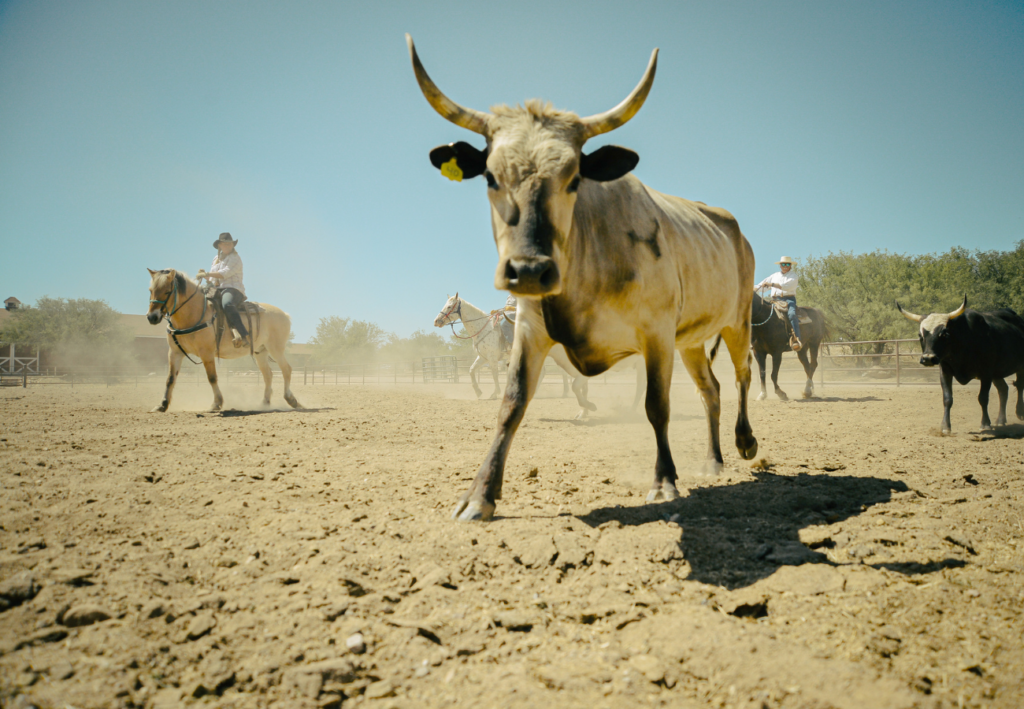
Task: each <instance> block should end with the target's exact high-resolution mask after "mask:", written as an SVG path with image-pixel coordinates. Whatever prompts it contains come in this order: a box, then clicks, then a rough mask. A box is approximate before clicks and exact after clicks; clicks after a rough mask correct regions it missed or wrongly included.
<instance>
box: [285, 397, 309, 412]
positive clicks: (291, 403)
mask: <svg viewBox="0 0 1024 709" xmlns="http://www.w3.org/2000/svg"><path fill="white" fill-rule="evenodd" d="M284 400H285V401H286V402H288V406H290V407H292V408H293V409H302V408H305V407H304V406H303V405H302V404H300V403H299V400H298V399H296V398H295V396H294V395H293V394H285V395H284Z"/></svg>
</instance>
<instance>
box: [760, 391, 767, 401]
mask: <svg viewBox="0 0 1024 709" xmlns="http://www.w3.org/2000/svg"><path fill="white" fill-rule="evenodd" d="M767 398H768V395H767V394H766V393H764V392H763V391H762V392H761V393H760V394H758V395H757V400H758V401H764V400H765V399H767Z"/></svg>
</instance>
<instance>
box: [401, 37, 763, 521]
mask: <svg viewBox="0 0 1024 709" xmlns="http://www.w3.org/2000/svg"><path fill="white" fill-rule="evenodd" d="M406 40H407V42H408V45H409V54H410V57H411V59H412V66H413V70H414V71H415V73H416V80H417V81H418V82H419V86H420V90H421V91H422V92H423V95H424V96H425V97H426V98H427V101H428V102H430V105H431V106H433V107H434V109H435V110H436V111H437V112H438V113H439V114H441V115H442V116H444V117H445V118H446V119H448V120H449V121H451V122H452V123H454V124H455V125H458V126H461V127H463V128H466V129H468V130H470V131H473V132H474V133H478V134H480V135H482V136H483V137H484V139H485V140H486V147H485V148H484V149H483V150H479V149H477V148H475V147H473V146H472V145H469V144H468V143H464V142H457V143H452V144H449V145H445V146H441V147H439V148H435V149H434V150H433V151H431V154H430V159H431V162H432V163H433V164H434V165H435V166H436V167H437V168H439V169H440V170H441V171H442V173H443V174H445V175H447V176H449V177H451V178H452V179H458V180H461V179H463V178H472V177H477V176H479V175H483V176H484V178H485V179H486V182H487V196H488V199H489V200H490V203H491V226H492V228H493V231H494V241H495V244H496V245H497V247H498V268H497V271H496V272H495V275H494V285H495V287H496V288H499V289H502V290H509V291H511V292H512V293H514V294H515V295H516V296H518V297H519V313H518V317H517V324H516V332H515V340H514V343H513V347H512V358H511V362H510V364H509V374H508V386H507V387H506V390H505V398H504V401H503V403H502V407H501V410H500V413H499V416H498V432H497V435H496V436H495V439H494V442H493V443H492V445H491V448H490V451H489V452H488V454H487V457H486V458H485V459H484V461H483V464H482V465H481V466H480V470H479V471H478V473H477V475H476V479H475V480H474V481H473V484H472V485H471V486H470V489H469V490H468V492H466V494H465V495H463V496H462V498H461V500H460V501H459V504H458V506H457V507H456V509H455V514H454V516H455V517H457V518H459V519H463V520H469V519H485V520H486V519H490V518H491V516H492V515H493V514H494V509H495V501H496V500H498V499H500V497H501V483H502V475H503V473H504V468H505V460H506V457H507V456H508V451H509V446H510V445H511V443H512V438H513V436H514V435H515V432H516V429H517V428H518V426H519V423H520V421H522V419H523V415H524V413H525V411H526V406H527V404H528V403H529V401H530V399H531V398H532V397H533V394H534V391H535V390H536V387H537V382H538V380H539V377H540V373H541V368H542V366H543V364H544V357H545V355H546V354H547V352H548V350H549V349H550V348H551V347H552V345H553V344H554V343H555V342H558V343H561V344H562V345H564V346H565V349H566V352H567V353H568V355H569V358H570V359H571V360H572V363H573V365H574V366H576V368H577V369H579V370H580V371H581V372H582V373H583V374H586V375H588V376H592V375H595V374H600V373H601V372H603V371H605V370H606V369H608V368H609V367H610V366H612V365H613V364H615V362H617V361H619V360H621V359H623V358H624V357H627V356H629V355H631V354H634V353H639V354H642V355H643V357H644V360H645V362H646V368H647V376H648V388H647V400H646V409H647V417H648V419H649V420H650V422H651V425H652V426H653V427H654V433H655V439H656V441H657V461H656V463H655V468H654V484H653V486H652V488H651V492H650V494H649V495H648V500H651V501H654V500H658V499H666V500H672V499H675V498H677V497H678V496H679V492H678V491H677V489H676V485H675V482H676V478H677V476H676V468H675V464H674V463H673V461H672V454H671V452H670V451H669V445H668V421H669V385H670V383H671V378H672V365H673V349H678V350H679V353H680V354H681V355H682V360H683V362H684V364H685V365H686V368H687V370H688V371H689V373H690V376H691V377H693V380H694V382H695V383H696V384H697V387H698V389H699V390H700V393H701V398H702V399H703V401H704V406H705V409H706V411H707V417H708V451H707V462H706V465H705V468H704V469H705V470H707V471H709V472H712V473H715V472H718V470H720V469H721V467H722V451H721V446H720V444H719V435H718V419H719V411H720V400H719V384H718V381H717V380H716V379H715V377H714V375H713V374H712V372H711V369H710V366H709V362H708V358H707V356H706V355H705V352H704V343H705V342H706V341H707V340H709V339H711V338H713V337H715V336H717V335H719V334H721V336H722V337H723V339H724V340H725V342H726V345H727V346H728V348H729V352H730V355H731V358H732V362H733V366H734V367H735V369H736V380H737V383H736V387H737V391H738V393H739V415H738V416H737V420H736V447H737V448H738V449H739V452H740V455H741V456H742V457H743V458H746V459H750V458H752V457H753V456H754V454H755V453H756V452H757V440H756V439H755V438H754V435H753V432H752V430H751V427H750V422H749V420H748V419H747V390H748V388H749V386H750V367H749V359H748V349H749V346H750V301H751V297H752V293H753V282H754V257H753V254H752V252H751V249H750V245H749V244H748V243H747V240H746V239H745V238H744V236H743V234H742V233H741V232H740V229H739V226H738V225H737V223H736V220H735V218H733V216H732V215H731V214H729V213H728V212H727V211H725V210H723V209H718V208H715V207H708V206H707V205H704V204H702V203H700V202H690V201H688V200H685V199H681V198H679V197H671V196H669V195H664V194H661V193H659V192H656V191H654V190H652V189H650V188H648V187H646V186H645V185H644V184H643V183H641V182H640V181H639V180H638V179H637V178H635V177H633V176H632V175H630V174H629V173H630V171H631V170H632V169H633V168H634V167H635V166H636V164H637V162H638V161H639V156H638V155H637V154H636V153H635V152H633V151H632V150H628V149H626V148H620V147H617V146H605V147H603V148H599V149H598V150H595V151H594V152H592V153H589V154H587V153H584V152H583V151H582V148H583V145H584V144H585V143H586V142H587V140H589V139H590V138H593V137H594V136H597V135H600V134H602V133H607V132H608V131H611V130H614V129H615V128H618V127H619V126H621V125H623V124H624V123H626V121H628V120H629V119H630V118H632V117H633V116H634V115H636V113H637V111H639V110H640V107H641V106H642V105H643V103H644V100H645V99H646V98H647V94H648V92H650V90H651V85H652V84H653V82H654V73H655V69H656V67H657V59H658V50H657V49H655V50H654V52H653V53H652V54H651V60H650V63H649V64H648V66H647V71H646V72H645V73H644V76H643V79H641V81H640V83H639V84H638V85H637V87H636V88H635V89H633V92H632V93H630V94H629V96H627V97H626V99H625V100H624V101H622V103H620V104H619V105H618V106H616V107H615V108H613V109H611V110H610V111H606V112H604V113H600V114H597V115H594V116H590V117H588V118H580V117H579V116H577V115H576V114H574V113H571V112H568V111H559V110H555V109H554V108H552V107H551V106H550V105H549V104H543V103H541V102H539V101H535V100H534V101H528V102H527V103H526V105H525V106H524V107H515V108H510V107H508V106H498V107H494V108H492V109H491V111H490V112H488V113H484V112H481V111H476V110H473V109H470V108H465V107H463V106H460V105H459V104H457V103H455V102H454V101H452V100H451V99H449V98H448V97H447V96H445V95H444V94H443V93H442V92H441V90H440V89H438V88H437V86H436V85H435V84H434V82H433V81H431V79H430V77H429V76H428V75H427V72H426V70H425V69H424V68H423V65H422V64H421V63H420V59H419V56H417V54H416V49H415V47H414V45H413V42H412V38H411V37H409V36H408V35H406Z"/></svg>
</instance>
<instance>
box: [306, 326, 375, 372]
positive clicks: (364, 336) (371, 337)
mask: <svg viewBox="0 0 1024 709" xmlns="http://www.w3.org/2000/svg"><path fill="white" fill-rule="evenodd" d="M386 336H387V333H386V332H385V331H384V330H383V329H382V328H381V327H380V326H379V325H377V324H376V323H372V322H367V321H365V320H353V319H351V318H340V317H338V316H336V315H331V316H329V317H326V318H320V323H319V324H318V325H317V326H316V334H315V335H313V337H312V338H311V339H310V341H309V342H310V344H312V345H315V346H316V354H314V355H313V358H314V360H315V361H316V362H318V363H320V364H357V363H358V364H362V363H366V362H372V361H374V360H376V358H377V353H378V350H379V349H380V346H381V345H382V344H384V341H385V338H386Z"/></svg>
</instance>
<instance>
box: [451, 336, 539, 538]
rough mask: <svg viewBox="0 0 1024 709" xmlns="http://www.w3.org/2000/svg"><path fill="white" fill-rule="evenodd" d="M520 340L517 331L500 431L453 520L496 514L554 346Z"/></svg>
mask: <svg viewBox="0 0 1024 709" xmlns="http://www.w3.org/2000/svg"><path fill="white" fill-rule="evenodd" d="M519 339H520V338H519V336H518V332H517V338H516V343H515V345H514V346H513V348H512V360H511V362H510V363H509V367H508V383H507V384H506V386H505V398H504V400H503V401H502V403H501V410H500V411H499V412H498V431H497V433H496V434H495V436H494V441H493V442H492V443H491V448H490V450H489V451H487V457H486V458H484V462H483V464H481V466H480V469H479V470H478V471H477V473H476V478H475V479H474V480H473V484H472V485H470V486H469V490H467V491H466V493H465V494H464V495H463V496H462V498H461V499H460V500H459V504H458V505H456V506H455V511H454V512H453V513H452V518H453V519H458V520H461V521H463V522H467V521H472V520H482V521H485V522H486V521H488V520H490V519H491V518H492V517H493V516H494V509H495V507H496V501H497V500H499V499H501V483H502V476H503V475H504V473H505V461H506V459H507V458H508V451H509V448H510V447H511V445H512V438H513V437H514V436H515V435H516V430H517V429H518V428H519V424H520V423H521V422H522V420H523V415H524V414H525V413H526V406H527V404H529V403H530V400H531V399H532V398H533V395H534V393H535V392H536V390H537V384H538V382H539V381H540V375H541V371H542V370H543V368H544V358H545V357H546V356H547V353H548V350H549V349H550V347H551V345H550V344H548V345H547V346H546V347H545V346H538V345H535V344H529V343H522V344H521V343H520V341H519Z"/></svg>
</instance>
